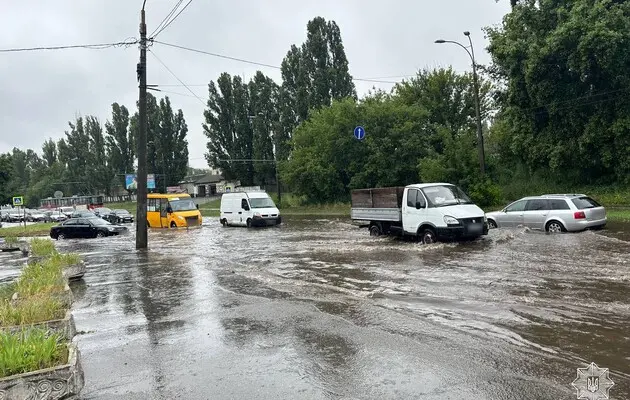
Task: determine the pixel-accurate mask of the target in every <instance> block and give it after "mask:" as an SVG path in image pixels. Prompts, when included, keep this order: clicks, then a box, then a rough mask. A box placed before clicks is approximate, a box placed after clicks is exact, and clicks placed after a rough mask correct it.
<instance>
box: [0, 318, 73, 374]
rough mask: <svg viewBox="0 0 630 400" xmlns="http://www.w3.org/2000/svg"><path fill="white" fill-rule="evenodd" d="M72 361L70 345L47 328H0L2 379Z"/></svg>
mask: <svg viewBox="0 0 630 400" xmlns="http://www.w3.org/2000/svg"><path fill="white" fill-rule="evenodd" d="M67 362H68V346H67V344H65V343H64V341H63V338H62V336H61V335H59V334H53V335H49V334H48V332H47V331H46V330H44V329H28V330H24V331H21V332H16V333H8V332H2V331H0V378H3V377H6V376H11V375H16V374H22V373H25V372H30V371H36V370H38V369H43V368H50V367H53V366H56V365H62V364H65V363H67Z"/></svg>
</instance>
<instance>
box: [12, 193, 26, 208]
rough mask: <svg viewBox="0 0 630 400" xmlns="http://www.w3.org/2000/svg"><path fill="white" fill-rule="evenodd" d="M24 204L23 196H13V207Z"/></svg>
mask: <svg viewBox="0 0 630 400" xmlns="http://www.w3.org/2000/svg"><path fill="white" fill-rule="evenodd" d="M23 205H24V197H22V196H17V197H14V198H13V207H17V206H23Z"/></svg>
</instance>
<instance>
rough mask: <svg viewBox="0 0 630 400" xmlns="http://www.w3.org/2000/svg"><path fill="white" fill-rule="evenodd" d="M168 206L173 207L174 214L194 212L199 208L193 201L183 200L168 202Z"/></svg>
mask: <svg viewBox="0 0 630 400" xmlns="http://www.w3.org/2000/svg"><path fill="white" fill-rule="evenodd" d="M168 204H170V205H171V208H172V209H173V212H177V211H192V210H196V209H197V206H196V205H195V202H194V201H192V200H191V199H182V200H171V201H169V202H168Z"/></svg>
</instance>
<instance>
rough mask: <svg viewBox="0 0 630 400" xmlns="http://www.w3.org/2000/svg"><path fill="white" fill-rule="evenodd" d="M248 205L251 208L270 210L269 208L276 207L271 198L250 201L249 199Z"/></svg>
mask: <svg viewBox="0 0 630 400" xmlns="http://www.w3.org/2000/svg"><path fill="white" fill-rule="evenodd" d="M249 204H251V206H252V208H270V207H275V206H276V205H275V204H274V202H273V200H271V198H269V197H266V198H262V199H256V198H254V199H252V198H251V197H250V198H249Z"/></svg>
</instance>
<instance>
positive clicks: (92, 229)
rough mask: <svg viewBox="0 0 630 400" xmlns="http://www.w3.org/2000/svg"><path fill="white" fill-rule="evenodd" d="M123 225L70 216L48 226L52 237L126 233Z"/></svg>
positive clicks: (66, 237) (65, 237)
mask: <svg viewBox="0 0 630 400" xmlns="http://www.w3.org/2000/svg"><path fill="white" fill-rule="evenodd" d="M127 232H128V229H127V228H126V227H124V226H119V225H114V224H111V223H109V222H107V221H105V220H103V219H100V218H70V219H69V220H67V221H64V222H62V223H61V224H59V225H55V226H53V227H52V228H50V237H51V238H53V239H69V238H95V237H104V236H114V235H120V234H123V233H127Z"/></svg>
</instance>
